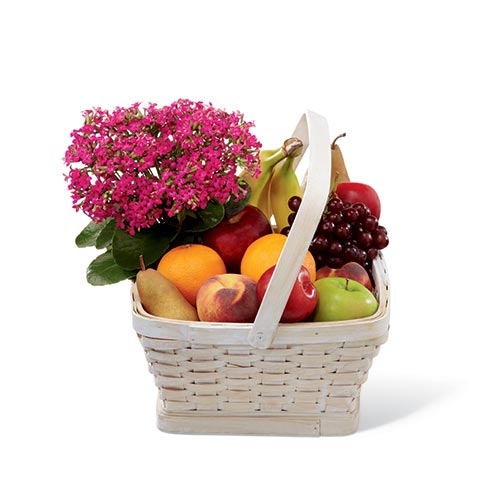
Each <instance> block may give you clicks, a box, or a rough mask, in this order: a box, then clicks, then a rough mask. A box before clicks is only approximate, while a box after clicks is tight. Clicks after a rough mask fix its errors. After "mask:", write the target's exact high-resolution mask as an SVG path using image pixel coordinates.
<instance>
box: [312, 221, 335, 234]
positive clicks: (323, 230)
mask: <svg viewBox="0 0 492 492" xmlns="http://www.w3.org/2000/svg"><path fill="white" fill-rule="evenodd" d="M334 230H335V224H334V223H333V222H330V221H329V220H322V221H321V222H320V223H319V226H318V229H317V230H316V232H317V233H318V234H324V235H325V236H328V235H329V234H331V233H332V232H333V231H334Z"/></svg>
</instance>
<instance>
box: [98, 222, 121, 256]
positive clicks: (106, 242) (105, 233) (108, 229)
mask: <svg viewBox="0 0 492 492" xmlns="http://www.w3.org/2000/svg"><path fill="white" fill-rule="evenodd" d="M104 224H105V225H104V227H103V228H102V230H101V232H100V233H99V236H97V239H96V248H97V249H104V248H107V247H109V246H111V243H112V242H113V235H114V231H115V229H116V221H115V220H114V219H109V220H105V221H104Z"/></svg>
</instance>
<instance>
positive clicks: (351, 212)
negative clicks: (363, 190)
mask: <svg viewBox="0 0 492 492" xmlns="http://www.w3.org/2000/svg"><path fill="white" fill-rule="evenodd" d="M342 215H343V218H344V219H345V220H346V221H347V222H349V223H352V222H356V221H357V219H358V218H359V212H357V210H356V209H355V208H354V207H352V206H350V207H348V208H346V209H344V210H343V212H342Z"/></svg>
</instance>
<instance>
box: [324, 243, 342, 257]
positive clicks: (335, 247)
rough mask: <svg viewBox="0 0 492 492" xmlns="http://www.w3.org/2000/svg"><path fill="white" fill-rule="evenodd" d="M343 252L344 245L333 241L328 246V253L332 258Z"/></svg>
mask: <svg viewBox="0 0 492 492" xmlns="http://www.w3.org/2000/svg"><path fill="white" fill-rule="evenodd" d="M342 251H343V245H342V243H340V242H338V241H332V242H331V243H330V244H329V246H328V253H329V254H330V255H331V256H338V255H339V254H340V253H341V252H342Z"/></svg>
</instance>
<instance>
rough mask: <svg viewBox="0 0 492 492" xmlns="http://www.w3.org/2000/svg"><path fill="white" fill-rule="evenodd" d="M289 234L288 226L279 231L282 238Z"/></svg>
mask: <svg viewBox="0 0 492 492" xmlns="http://www.w3.org/2000/svg"><path fill="white" fill-rule="evenodd" d="M289 232H290V226H285V227H284V228H283V229H282V230H281V231H280V234H283V235H284V236H288V235H289Z"/></svg>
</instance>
